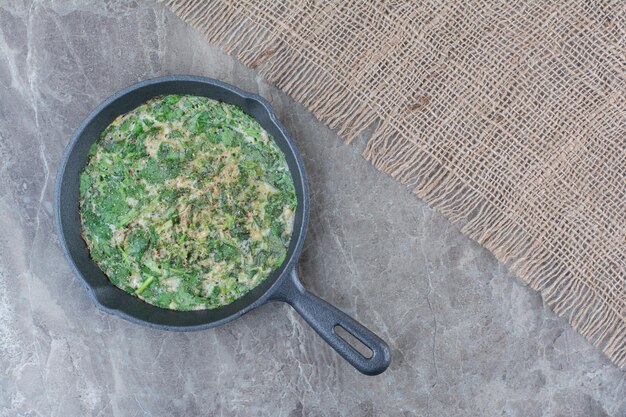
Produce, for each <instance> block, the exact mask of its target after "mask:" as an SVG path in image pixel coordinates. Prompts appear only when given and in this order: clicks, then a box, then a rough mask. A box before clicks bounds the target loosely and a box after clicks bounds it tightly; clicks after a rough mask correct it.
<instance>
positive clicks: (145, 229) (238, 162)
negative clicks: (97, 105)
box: [80, 95, 297, 310]
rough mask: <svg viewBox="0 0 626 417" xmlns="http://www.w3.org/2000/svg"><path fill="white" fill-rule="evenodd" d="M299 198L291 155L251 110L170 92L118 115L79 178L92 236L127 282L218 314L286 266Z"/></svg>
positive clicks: (143, 292)
mask: <svg viewBox="0 0 626 417" xmlns="http://www.w3.org/2000/svg"><path fill="white" fill-rule="evenodd" d="M296 205H297V200H296V194H295V189H294V184H293V181H292V178H291V175H290V173H289V169H288V167H287V163H286V161H285V156H284V154H283V153H282V151H281V150H280V149H279V148H278V146H277V145H276V144H275V143H274V141H273V140H272V138H271V137H270V135H269V134H268V133H267V132H266V131H265V130H264V129H263V128H262V127H261V126H260V125H259V124H258V123H257V122H256V121H255V120H254V119H253V118H252V117H250V116H249V115H247V114H245V113H244V112H243V111H242V110H241V109H240V108H238V107H236V106H233V105H229V104H225V103H222V102H218V101H215V100H211V99H208V98H205V97H198V96H188V95H182V96H179V95H167V96H163V97H158V98H154V99H152V100H149V101H148V102H146V103H145V104H143V105H141V106H139V107H137V108H136V109H134V110H132V111H130V112H129V113H126V114H124V115H121V116H119V117H118V118H117V119H115V120H114V121H113V123H111V124H110V125H109V126H108V127H107V128H106V129H105V130H104V131H103V133H102V134H101V136H100V137H99V138H98V139H97V140H96V141H95V143H94V144H93V145H92V147H91V148H90V151H89V160H88V162H87V164H86V166H85V168H84V169H83V171H82V172H81V175H80V216H81V222H82V227H83V229H82V233H83V238H84V240H85V242H86V243H87V247H88V248H89V251H90V254H91V257H92V259H93V260H94V261H95V262H96V264H97V265H98V266H99V267H100V269H101V270H102V271H103V272H104V273H105V274H106V276H107V277H108V279H109V280H110V281H111V282H112V283H113V284H115V285H116V286H117V287H119V288H121V289H123V290H125V291H127V292H129V293H131V294H135V295H136V296H137V297H139V298H141V299H143V300H144V301H146V302H148V303H151V304H154V305H157V306H159V307H163V308H168V309H173V310H200V309H213V308H218V307H221V306H224V305H227V304H229V303H231V302H233V301H234V300H236V299H238V298H240V297H242V296H243V295H244V294H246V293H247V292H248V291H250V290H251V289H253V288H254V287H255V286H257V285H258V284H259V283H261V282H262V281H263V280H265V279H266V278H267V277H268V276H269V274H270V273H271V272H272V271H273V270H275V269H276V268H277V267H279V266H280V265H281V263H282V262H283V260H284V258H285V256H286V253H287V247H288V244H289V240H290V236H291V232H292V228H293V221H294V213H295V210H296Z"/></svg>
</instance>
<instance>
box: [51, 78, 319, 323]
mask: <svg viewBox="0 0 626 417" xmlns="http://www.w3.org/2000/svg"><path fill="white" fill-rule="evenodd" d="M170 82H190V83H199V84H208V85H211V86H214V87H218V88H220V89H222V90H225V91H226V92H227V93H229V94H234V95H236V96H238V97H239V98H241V99H245V100H252V101H254V102H256V104H258V105H260V106H261V107H262V108H263V111H264V112H265V113H267V117H268V120H269V123H271V124H272V125H273V127H275V128H276V129H277V130H278V132H279V133H280V135H281V136H282V139H283V140H284V142H285V145H286V146H287V148H288V149H289V152H290V153H291V156H292V157H293V158H294V161H295V162H294V166H293V167H290V173H291V174H292V177H293V178H294V180H297V181H298V182H299V183H300V186H301V187H302V198H301V199H298V205H299V206H300V205H301V206H302V221H301V222H300V225H299V227H298V228H297V229H294V231H293V234H292V237H291V238H292V239H294V238H295V239H296V243H295V245H294V246H293V248H292V250H291V252H290V253H288V255H287V258H286V260H285V262H284V263H283V265H282V266H281V267H279V268H283V269H282V272H281V273H280V274H279V275H278V276H277V277H276V278H275V280H274V282H273V283H271V285H269V286H268V287H267V289H265V291H264V292H263V293H261V294H260V295H259V296H258V297H257V298H256V299H254V300H253V301H252V302H250V303H248V304H247V305H244V306H243V307H242V308H240V309H237V310H235V311H234V312H233V313H231V314H230V315H227V316H224V317H222V318H220V319H216V320H211V321H208V322H200V323H197V324H176V323H175V324H164V323H158V322H153V321H148V320H145V319H142V318H138V317H135V316H134V315H132V314H129V313H128V312H126V311H123V310H120V309H118V308H116V307H111V306H109V305H107V302H106V298H103V297H105V296H104V295H103V293H101V292H100V291H98V289H99V288H100V287H98V288H96V287H94V286H92V285H91V284H90V283H89V282H88V281H87V279H86V278H85V276H84V275H83V273H82V272H81V269H80V268H79V266H78V265H77V263H76V261H75V259H74V257H73V255H72V253H71V251H70V248H69V245H68V241H67V238H66V235H65V229H64V227H63V219H62V213H61V211H62V201H61V200H62V190H63V180H64V177H65V173H66V170H67V166H68V163H69V161H70V158H71V156H72V155H73V151H74V149H75V147H76V145H77V143H78V142H79V140H80V139H81V137H82V136H83V133H84V131H85V130H86V128H87V127H88V126H89V125H90V123H92V122H93V121H94V119H96V118H97V117H98V116H100V114H101V113H102V112H103V111H104V110H105V109H107V108H108V107H109V106H110V105H111V104H112V103H114V102H116V101H117V100H118V99H121V98H123V97H124V96H126V95H128V94H130V93H133V92H134V91H136V90H139V89H142V88H145V87H149V86H155V85H158V84H165V83H170ZM155 96H156V95H155ZM120 114H121V113H120ZM283 152H285V150H284V149H283ZM294 170H297V175H296V176H295V177H294ZM54 193H55V197H54V211H55V213H54V221H55V228H56V233H57V237H58V240H59V243H60V246H61V250H62V251H63V254H64V256H65V258H66V259H67V261H68V263H69V264H70V267H71V269H72V271H73V273H74V274H75V275H76V276H78V277H79V278H80V280H79V281H80V282H81V284H82V286H83V287H84V288H85V290H86V291H87V294H88V295H89V297H90V298H91V299H92V301H93V302H94V304H95V305H96V307H97V308H98V309H100V310H102V311H104V312H107V313H109V314H112V315H115V316H119V317H121V318H123V319H125V320H128V321H130V322H133V323H137V324H141V325H144V326H147V327H151V328H157V329H162V330H173V331H196V330H203V329H207V328H212V327H216V326H219V325H222V324H225V323H227V322H229V321H232V320H234V319H236V318H238V317H240V316H242V315H244V314H246V313H247V312H249V311H251V310H253V309H255V308H257V307H260V306H261V305H263V304H265V303H266V302H267V301H269V300H270V297H271V296H272V294H274V293H275V292H276V291H277V289H278V288H279V287H280V286H281V284H282V283H283V282H284V281H285V279H287V278H288V275H289V273H290V272H291V270H293V269H294V268H295V267H296V265H297V262H298V258H299V256H300V253H301V251H302V246H303V244H304V239H305V237H306V231H307V227H308V220H309V186H308V180H307V174H306V171H305V169H304V164H303V161H302V157H301V156H300V153H299V151H298V149H297V147H296V146H295V143H294V142H293V139H292V138H291V136H290V135H289V133H288V131H287V129H286V128H285V127H284V125H283V124H282V123H281V122H280V120H279V119H278V117H277V116H276V114H275V112H274V110H273V108H272V106H271V105H270V103H269V102H267V101H266V100H265V99H264V98H263V97H261V96H260V95H258V94H254V93H250V92H247V91H244V90H241V89H239V88H238V87H235V86H233V85H231V84H228V83H225V82H222V81H219V80H216V79H212V78H208V77H203V76H197V75H184V74H179V75H167V76H162V77H156V78H150V79H146V80H143V81H140V82H137V83H134V84H131V85H129V86H127V87H125V88H123V89H121V90H119V91H117V92H115V93H114V94H112V95H110V96H109V97H108V98H106V99H105V100H103V101H102V102H101V103H100V104H99V105H98V106H96V107H95V108H94V109H93V110H92V111H91V112H90V113H89V114H88V115H87V116H86V117H85V119H84V120H83V121H82V122H81V124H80V125H79V126H78V127H77V128H76V130H75V131H74V133H73V134H72V137H71V139H70V141H69V143H68V144H67V146H66V148H65V150H64V152H63V156H62V158H61V161H60V163H59V167H58V170H57V175H56V180H55V188H54ZM267 279H271V278H270V277H268V278H267ZM109 284H110V287H113V288H115V289H117V290H119V291H120V292H122V293H124V294H126V295H128V296H130V297H134V296H133V295H132V294H130V293H127V292H125V291H123V290H121V289H118V288H117V287H115V286H114V285H113V284H112V283H109ZM261 285H262V283H261ZM102 288H109V286H106V287H102ZM122 296H123V295H122ZM245 297H246V296H244V297H243V298H245ZM141 302H142V303H145V305H146V306H151V307H154V308H157V309H159V310H163V311H168V312H174V313H171V314H175V315H178V316H179V317H181V318H182V317H183V315H187V316H188V317H190V316H191V315H193V314H194V313H196V312H194V311H175V310H168V309H163V308H160V307H157V306H153V305H151V304H149V303H146V302H145V301H143V300H141ZM229 305H230V304H229ZM225 307H226V306H225ZM146 308H148V307H146ZM221 308H223V307H220V308H218V309H213V310H201V311H219V310H220V309H221Z"/></svg>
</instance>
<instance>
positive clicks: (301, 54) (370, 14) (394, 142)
mask: <svg viewBox="0 0 626 417" xmlns="http://www.w3.org/2000/svg"><path fill="white" fill-rule="evenodd" d="M166 3H167V4H168V5H169V6H170V8H171V9H172V10H173V11H174V12H175V13H176V14H178V16H180V17H181V18H182V19H183V20H184V21H186V22H188V23H189V24H191V25H193V26H194V27H196V28H197V29H198V30H199V31H200V32H202V33H203V34H204V36H205V37H206V39H207V40H208V41H209V42H210V43H211V44H214V45H217V46H218V47H221V48H223V49H224V50H226V51H228V52H229V53H232V54H234V55H235V56H236V57H237V58H238V59H239V60H240V61H241V62H243V63H244V64H245V65H247V66H250V67H253V68H256V69H257V70H258V71H259V72H260V73H261V74H262V75H263V76H265V77H266V79H267V80H268V81H269V82H271V83H273V84H275V85H276V86H278V87H279V88H281V89H282V90H284V91H285V92H286V93H288V94H290V95H291V96H292V97H294V98H295V99H296V100H298V101H300V102H301V103H303V104H304V105H305V106H307V107H308V108H309V109H310V110H311V111H312V112H313V113H314V114H315V115H316V117H318V118H319V119H320V120H322V121H324V122H325V123H327V124H328V125H329V126H330V127H332V128H335V129H337V131H338V133H339V134H340V135H341V136H342V137H343V138H344V139H345V140H346V141H350V140H351V139H353V138H354V137H356V136H357V135H359V134H360V133H361V132H363V131H364V130H365V129H366V128H368V127H371V126H373V125H374V126H375V127H376V128H375V134H374V135H373V137H372V138H371V139H370V141H369V143H368V146H367V149H366V150H365V153H364V156H365V158H367V159H368V160H369V161H371V163H372V164H373V165H374V166H375V167H376V168H378V169H379V170H381V171H383V172H386V173H388V174H390V175H391V176H393V177H394V178H396V179H398V180H399V181H401V182H402V183H404V184H406V185H407V186H409V187H411V188H412V189H413V190H414V192H415V193H416V194H417V195H418V196H419V197H420V198H422V199H423V200H425V201H426V202H428V203H429V204H431V205H432V206H433V207H435V208H436V209H438V210H439V211H441V212H442V213H443V214H444V215H445V216H447V217H448V218H449V219H450V221H452V222H453V223H454V224H456V225H458V226H459V227H460V228H461V230H462V231H463V232H464V233H466V234H467V235H468V236H470V237H471V238H473V239H475V240H477V241H478V242H480V243H481V244H482V245H484V246H485V247H486V248H487V249H489V250H490V251H491V252H493V253H494V254H495V256H496V257H497V258H498V259H499V260H500V261H502V262H504V263H506V264H507V265H508V267H509V268H510V269H511V270H512V271H513V272H515V273H516V274H517V275H518V276H519V277H520V278H521V279H523V280H524V281H526V282H527V283H528V284H529V285H530V286H532V287H533V288H535V289H536V290H538V291H540V292H541V294H542V295H543V297H544V299H545V300H546V302H547V303H548V304H549V305H550V306H551V307H552V308H553V309H554V311H555V312H556V313H557V314H560V315H562V316H564V317H566V318H567V319H568V320H569V321H570V322H571V324H572V325H573V326H574V327H575V328H576V329H577V330H578V331H579V332H580V333H581V334H582V335H584V336H585V337H586V338H587V339H588V340H590V341H591V342H592V343H594V344H595V345H596V346H598V347H600V348H601V349H602V350H603V351H604V352H605V353H606V355H608V356H609V358H611V360H612V361H613V362H614V363H615V364H616V365H617V366H620V367H625V366H626V266H625V265H626V249H625V246H626V210H625V202H626V191H625V190H626V183H625V178H626V169H625V167H626V164H625V162H626V6H625V4H624V3H623V2H622V1H615V2H588V1H580V2H578V1H571V2H563V1H543V0H541V1H521V2H510V1H492V0H486V1H481V2H461V1H459V2H444V1H432V2H422V1H375V0H363V1H354V0H347V1H299V0H286V1H282V2H270V1H255V0H252V1H226V2H223V1H211V2H201V1H195V0H168V1H167V2H166Z"/></svg>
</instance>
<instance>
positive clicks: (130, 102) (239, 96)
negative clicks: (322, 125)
mask: <svg viewBox="0 0 626 417" xmlns="http://www.w3.org/2000/svg"><path fill="white" fill-rule="evenodd" d="M164 94H191V95H199V96H205V97H209V98H212V99H216V100H220V101H223V102H226V103H229V104H234V105H237V106H240V107H241V108H242V109H243V110H244V111H245V112H246V113H248V114H249V115H251V116H253V117H254V118H255V119H256V120H257V121H258V122H259V123H260V124H261V125H262V126H263V127H264V128H265V130H267V131H268V133H270V134H271V135H272V136H273V138H274V140H275V141H276V143H277V145H278V146H279V147H280V149H281V150H282V151H283V152H284V153H285V157H286V160H287V164H288V165H289V169H290V171H291V176H292V178H293V182H294V185H295V189H296V194H297V197H298V207H297V210H296V213H295V219H294V232H293V235H292V238H291V242H290V244H289V249H288V255H287V257H286V258H285V261H284V262H283V264H282V265H281V267H280V268H278V269H277V270H275V271H274V272H273V273H272V274H271V275H270V277H269V278H268V279H267V280H265V281H264V282H262V283H261V284H260V285H259V286H257V287H256V288H254V289H253V290H252V291H250V292H249V293H248V294H246V295H245V296H244V297H242V298H240V299H239V300H237V301H235V302H233V303H231V304H229V305H227V306H224V307H221V308H219V309H214V310H199V311H190V312H182V311H172V310H166V309H162V308H159V307H156V306H153V305H150V304H148V303H146V302H144V301H142V300H140V299H138V298H137V297H135V296H133V295H130V294H128V293H126V292H124V291H122V290H120V289H119V288H117V287H115V286H114V285H113V284H111V282H110V281H109V280H108V279H107V278H106V276H105V275H104V274H103V272H102V271H101V270H100V269H99V268H98V266H97V265H96V264H95V263H94V262H93V261H92V260H91V258H90V256H89V251H88V249H87V246H86V245H85V242H84V241H83V239H82V237H81V235H80V233H81V223H80V217H79V212H78V204H79V174H80V171H81V170H82V168H83V167H84V165H85V164H86V162H87V152H88V150H89V147H90V146H91V144H92V143H93V142H94V141H95V140H96V139H97V137H98V136H99V135H100V133H101V132H102V131H103V130H104V129H105V128H106V127H107V126H108V125H109V124H110V123H111V122H112V121H113V120H114V119H115V118H116V117H117V116H118V115H120V114H123V113H126V112H128V111H130V110H132V109H134V108H136V107H137V106H139V105H141V104H142V103H144V102H145V101H146V100H148V99H150V98H153V97H155V96H159V95H164ZM55 204H56V207H55V209H56V222H57V229H58V233H59V239H60V241H61V245H62V247H63V250H64V252H65V254H66V256H67V258H68V259H69V261H70V264H71V265H72V267H73V269H74V271H75V272H76V274H77V275H78V276H79V277H80V278H82V281H84V283H85V284H86V287H87V289H88V290H89V293H90V294H91V295H92V296H93V298H94V301H95V302H96V304H97V305H98V306H99V307H100V308H102V309H104V310H106V311H108V312H110V313H112V314H116V315H119V316H122V317H124V318H126V319H128V320H131V321H135V322H139V323H141V324H145V325H148V326H152V327H159V328H164V329H170V330H196V329H202V328H208V327H213V326H217V325H219V324H222V323H224V322H226V321H229V320H232V319H234V318H236V317H239V316H241V315H242V314H244V313H246V312H247V311H249V310H251V309H252V308H254V307H256V306H259V305H261V304H263V303H264V302H265V301H267V299H268V298H269V297H270V295H271V293H272V292H273V290H274V289H275V288H277V287H278V286H279V284H280V282H281V281H282V280H283V279H284V278H285V276H286V275H287V274H286V272H289V270H290V269H291V268H293V267H294V266H295V264H296V262H297V258H298V256H299V254H300V250H301V248H302V243H303V240H304V235H305V232H306V226H307V220H308V204H309V201H308V188H307V182H306V174H305V172H304V168H303V165H302V161H301V159H300V156H299V154H298V151H297V149H296V148H295V146H294V144H293V142H292V140H291V139H290V138H289V136H288V134H287V132H286V131H285V129H284V128H283V126H282V125H281V124H280V122H279V121H278V120H277V118H276V117H275V115H274V113H273V112H272V110H271V107H270V106H269V104H268V103H267V102H265V100H263V99H262V98H261V97H259V96H257V95H254V94H249V93H245V92H243V91H241V90H239V89H237V88H235V87H233V86H230V85H228V84H225V83H221V82H219V81H216V80H212V79H208V78H204V77H195V76H169V77H161V78H157V79H153V80H147V81H144V82H141V83H139V84H135V85H133V86H130V87H128V88H126V89H124V90H122V91H120V92H118V93H117V94H115V95H114V96H112V97H110V98H109V99H107V100H106V101H105V102H104V103H102V104H101V105H100V106H98V107H97V108H96V109H95V110H94V111H93V112H92V113H91V114H90V115H89V116H88V117H87V119H86V120H85V121H84V122H83V124H82V125H81V126H80V127H79V128H78V130H77V131H76V133H75V134H74V137H73V138H72V141H71V143H70V144H69V145H68V148H67V149H66V153H65V156H64V158H63V161H62V163H61V167H60V170H59V174H58V178H57V188H56V201H55ZM69 282H70V281H69V280H68V283H69Z"/></svg>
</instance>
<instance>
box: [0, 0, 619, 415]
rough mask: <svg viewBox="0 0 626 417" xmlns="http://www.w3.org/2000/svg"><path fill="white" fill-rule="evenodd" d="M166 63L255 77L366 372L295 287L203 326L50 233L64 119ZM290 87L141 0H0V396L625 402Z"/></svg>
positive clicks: (488, 405) (56, 402)
mask: <svg viewBox="0 0 626 417" xmlns="http://www.w3.org/2000/svg"><path fill="white" fill-rule="evenodd" d="M176 73H189V74H199V75H206V76H211V77H214V78H217V79H220V80H224V81H226V82H229V83H232V84H235V85H237V86H239V87H241V88H243V89H246V90H249V91H254V92H258V93H260V94H261V95H263V96H264V97H266V98H267V99H268V100H269V101H270V102H271V103H272V104H273V105H274V106H275V108H276V110H277V113H278V115H279V116H280V118H281V120H282V121H283V122H284V123H285V125H286V126H287V128H288V129H289V130H290V131H291V132H292V133H293V136H294V137H295V139H296V141H297V144H298V146H299V148H300V150H301V152H302V154H303V156H304V161H305V164H306V168H307V169H308V172H309V176H310V184H311V198H312V216H311V225H310V232H309V234H308V238H307V240H306V244H305V250H304V253H303V256H302V260H301V262H300V270H301V275H302V277H303V280H304V282H305V285H306V286H307V287H308V288H310V289H311V290H312V291H313V292H315V293H316V294H318V295H320V296H322V297H324V298H326V299H327V300H329V301H330V302H332V303H334V304H336V305H337V306H339V307H340V308H341V309H343V310H344V311H346V312H347V313H349V314H352V315H354V316H355V317H357V318H358V320H360V321H362V322H363V323H364V324H366V325H367V326H369V327H371V328H372V329H374V330H375V331H377V332H378V333H379V334H380V335H381V336H382V337H383V338H384V339H386V340H387V341H388V343H389V344H390V346H391V348H392V351H393V363H392V365H391V367H390V369H389V370H388V371H387V372H385V373H384V374H382V375H380V376H377V377H366V376H363V375H361V374H359V373H358V372H357V371H355V370H354V369H352V368H351V367H350V366H349V365H348V364H347V363H345V362H344V361H343V360H342V359H341V358H340V357H339V356H338V355H337V354H335V353H334V351H332V350H331V349H330V348H329V347H328V346H326V345H325V344H324V343H323V341H322V340H321V339H320V337H319V336H317V334H316V333H315V332H314V331H312V330H311V329H310V328H309V327H308V326H307V325H306V324H305V323H304V322H303V320H302V319H300V317H298V316H297V315H296V314H295V313H294V312H293V311H292V310H291V309H290V308H289V307H288V306H286V305H282V304H270V305H266V306H264V307H262V308H260V309H258V310H256V311H254V312H251V313H250V314H248V315H246V316H244V317H243V318H241V319H238V320H236V321H234V322H232V323H230V324H228V325H225V326H223V327H220V328H217V329H214V330H208V331H201V332H195V333H169V332H163V331H157V330H152V329H148V328H143V327H140V326H137V325H134V324H131V323H128V322H126V321H123V320H121V319H118V318H115V317H111V316H109V315H107V314H105V313H102V312H100V311H98V310H97V309H96V308H95V307H94V306H93V305H92V304H91V302H90V300H89V299H88V297H87V295H86V294H85V292H84V290H83V289H82V287H81V286H80V285H79V282H78V281H77V278H75V277H74V276H73V275H72V272H71V270H70V267H69V266H68V264H67V263H66V261H65V259H64V257H63V254H62V253H61V250H60V249H59V245H58V242H57V240H56V236H55V231H54V227H53V220H52V200H53V184H54V178H55V174H56V171H57V167H58V163H59V160H60V157H61V155H62V152H63V149H64V147H65V146H66V145H67V143H68V141H69V138H70V136H71V134H72V131H73V130H74V129H75V128H76V127H77V126H78V125H79V123H80V122H81V120H82V119H83V118H84V117H85V116H86V115H87V114H88V112H89V111H90V110H91V109H92V108H93V107H94V106H96V105H97V104H98V103H99V102H100V101H101V100H103V99H104V98H106V97H107V96H108V95H110V94H112V93H114V92H115V91H116V90H118V89H120V88H122V87H124V86H126V85H128V84H131V83H134V82H136V81H139V80H143V79H146V78H150V77H154V76H158V75H165V74H176ZM366 136H367V135H364V137H362V138H360V139H359V140H357V141H356V143H353V144H352V145H345V144H344V143H343V142H342V141H341V140H340V139H339V138H338V137H337V136H336V135H335V134H334V133H333V132H332V131H330V130H329V129H327V128H325V127H324V125H323V124H321V123H319V122H318V121H316V120H315V119H314V118H313V117H312V116H311V115H310V114H309V113H308V112H307V111H306V109H304V108H303V107H302V106H300V105H298V104H297V103H294V102H293V101H292V100H290V99H289V98H288V97H286V96H285V95H284V94H282V93H281V92H280V91H278V90H276V89H275V88H272V87H271V86H268V85H267V84H266V83H264V82H263V80H262V79H260V78H259V77H258V76H257V75H256V74H255V73H254V72H253V71H251V70H248V69H246V68H244V67H242V66H241V65H240V64H238V63H237V62H236V61H235V60H233V59H232V58H230V57H229V56H226V55H225V54H223V53H222V52H220V51H219V50H216V49H213V48H211V47H210V46H208V45H207V44H205V43H204V41H203V40H202V38H201V36H200V35H199V34H198V33H196V32H194V31H193V30H192V29H190V28H188V27H187V26H185V25H184V24H183V23H182V22H181V21H180V20H178V19H177V18H176V17H175V16H174V15H173V14H172V13H171V12H169V11H168V10H166V9H165V8H164V7H163V6H162V5H159V4H153V3H151V2H140V3H137V2H117V1H105V2H91V1H87V0H84V1H58V2H54V3H50V2H35V3H30V2H23V1H12V0H9V1H4V2H2V3H1V5H0V415H1V416H63V417H65V416H284V417H297V416H363V417H365V416H406V417H409V416H477V415H485V416H496V415H497V416H581V417H591V416H624V415H625V414H626V403H625V400H624V399H625V398H626V383H625V377H624V372H623V371H621V370H619V369H617V368H616V367H614V366H613V365H612V364H611V363H610V362H609V361H608V360H607V359H606V358H605V357H604V356H603V355H602V354H601V352H600V351H599V350H597V349H596V348H594V347H593V346H591V345H590V344H589V343H587V342H586V341H585V340H584V339H583V338H582V337H581V336H580V335H578V334H577V333H576V332H575V331H574V330H573V329H572V328H571V327H570V326H569V325H568V324H567V322H566V321H565V320H563V319H561V318H558V317H556V316H555V315H554V314H553V313H552V312H551V311H550V309H549V308H547V307H546V306H545V305H544V304H543V303H542V301H541V298H540V297H539V295H538V294H536V293H535V292H534V291H532V290H531V289H530V288H528V287H526V286H525V285H523V283H521V281H519V280H518V279H517V278H515V277H514V276H513V275H511V274H510V273H508V272H507V271H506V269H505V268H504V267H503V266H501V265H500V264H499V263H498V262H497V261H496V260H495V259H494V257H493V256H491V255H490V254H489V253H488V252H487V251H486V250H485V249H483V248H482V247H480V246H479V245H478V244H476V243H474V242H472V241H470V240H469V239H467V238H466V237H464V236H463V235H461V234H460V233H459V231H458V230H457V229H456V228H454V227H452V226H450V224H449V223H448V222H447V221H446V220H445V219H444V218H443V217H442V216H440V215H439V214H437V213H436V212H434V211H433V210H432V209H430V208H429V207H427V206H426V205H425V204H423V203H422V202H420V201H419V200H418V199H417V198H416V197H414V196H413V195H411V194H410V193H409V192H408V191H407V190H406V189H404V188H403V187H402V186H400V185H399V184H397V183H396V182H394V181H393V180H391V179H390V178H388V177H387V176H385V175H383V174H381V173H379V172H377V171H376V170H374V169H373V168H372V167H371V166H370V165H369V164H368V163H367V162H366V161H365V160H363V159H362V157H361V156H360V150H362V148H363V147H364V144H365V141H366Z"/></svg>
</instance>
